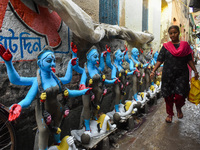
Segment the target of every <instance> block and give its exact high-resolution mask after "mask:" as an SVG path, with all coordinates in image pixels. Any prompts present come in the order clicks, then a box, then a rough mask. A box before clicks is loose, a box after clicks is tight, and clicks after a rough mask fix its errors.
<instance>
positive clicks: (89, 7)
mask: <svg viewBox="0 0 200 150" xmlns="http://www.w3.org/2000/svg"><path fill="white" fill-rule="evenodd" d="M73 2H75V3H76V4H77V5H78V6H79V7H81V8H82V9H83V10H84V11H85V12H86V13H87V14H88V15H90V16H91V17H92V19H93V20H94V21H96V22H99V0H73Z"/></svg>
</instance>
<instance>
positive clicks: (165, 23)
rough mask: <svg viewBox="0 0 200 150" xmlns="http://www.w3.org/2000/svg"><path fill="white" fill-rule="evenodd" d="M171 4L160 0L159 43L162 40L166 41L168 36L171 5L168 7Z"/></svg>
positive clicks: (162, 41)
mask: <svg viewBox="0 0 200 150" xmlns="http://www.w3.org/2000/svg"><path fill="white" fill-rule="evenodd" d="M170 6H171V4H170V3H167V2H166V1H165V0H162V8H161V34H160V38H161V44H162V43H164V42H167V41H168V39H169V37H168V32H167V30H168V27H169V26H170V24H171V13H172V12H171V11H172V7H170Z"/></svg>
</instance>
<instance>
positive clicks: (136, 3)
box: [125, 0, 143, 31]
mask: <svg viewBox="0 0 200 150" xmlns="http://www.w3.org/2000/svg"><path fill="white" fill-rule="evenodd" d="M142 4H143V1H142V0H125V26H126V27H127V28H129V29H131V30H133V31H142Z"/></svg>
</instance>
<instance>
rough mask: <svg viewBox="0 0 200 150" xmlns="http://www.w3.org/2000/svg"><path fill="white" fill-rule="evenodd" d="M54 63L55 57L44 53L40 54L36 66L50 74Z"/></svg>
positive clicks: (54, 65)
mask: <svg viewBox="0 0 200 150" xmlns="http://www.w3.org/2000/svg"><path fill="white" fill-rule="evenodd" d="M55 61H56V58H55V55H54V54H53V53H51V52H46V53H44V54H42V56H41V58H40V60H39V64H38V65H39V67H40V69H42V70H44V71H48V72H50V71H51V70H52V69H51V68H55V67H56V63H55Z"/></svg>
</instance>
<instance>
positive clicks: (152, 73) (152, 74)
mask: <svg viewBox="0 0 200 150" xmlns="http://www.w3.org/2000/svg"><path fill="white" fill-rule="evenodd" d="M154 76H155V72H154V71H151V73H150V79H153V77H154Z"/></svg>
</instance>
